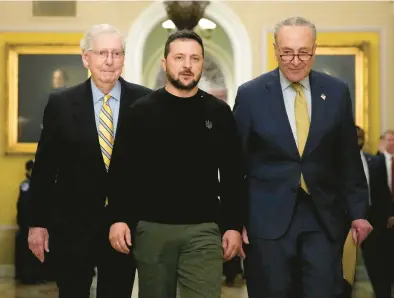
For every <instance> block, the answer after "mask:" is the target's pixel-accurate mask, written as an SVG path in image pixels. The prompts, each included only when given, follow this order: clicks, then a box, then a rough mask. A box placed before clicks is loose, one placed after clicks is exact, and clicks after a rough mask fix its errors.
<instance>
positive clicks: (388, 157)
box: [383, 151, 393, 160]
mask: <svg viewBox="0 0 394 298" xmlns="http://www.w3.org/2000/svg"><path fill="white" fill-rule="evenodd" d="M383 154H384V156H385V157H386V159H389V160H391V159H392V158H393V155H391V154H390V153H388V152H387V151H384V152H383Z"/></svg>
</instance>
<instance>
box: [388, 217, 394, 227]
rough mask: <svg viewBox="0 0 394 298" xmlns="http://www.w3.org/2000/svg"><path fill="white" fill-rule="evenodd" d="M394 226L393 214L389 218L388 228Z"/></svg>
mask: <svg viewBox="0 0 394 298" xmlns="http://www.w3.org/2000/svg"><path fill="white" fill-rule="evenodd" d="M393 226H394V216H391V217H389V218H388V219H387V228H389V229H390V228H392V227H393Z"/></svg>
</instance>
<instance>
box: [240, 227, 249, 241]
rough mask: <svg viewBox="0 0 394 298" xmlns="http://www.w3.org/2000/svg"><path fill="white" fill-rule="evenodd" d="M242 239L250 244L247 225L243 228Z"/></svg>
mask: <svg viewBox="0 0 394 298" xmlns="http://www.w3.org/2000/svg"><path fill="white" fill-rule="evenodd" d="M242 241H243V243H245V244H249V238H248V232H247V231H246V228H245V227H244V228H243V229H242Z"/></svg>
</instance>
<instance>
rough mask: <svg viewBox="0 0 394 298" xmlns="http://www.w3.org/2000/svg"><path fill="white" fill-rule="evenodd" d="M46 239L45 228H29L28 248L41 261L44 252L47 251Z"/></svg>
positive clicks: (42, 260) (47, 235)
mask: <svg viewBox="0 0 394 298" xmlns="http://www.w3.org/2000/svg"><path fill="white" fill-rule="evenodd" d="M48 240H49V234H48V230H47V229H45V228H39V227H34V228H29V236H28V238H27V242H28V243H29V249H30V250H31V251H32V253H33V254H34V255H35V256H36V257H37V259H39V260H40V261H41V263H43V262H44V260H45V253H44V252H45V251H46V252H49V246H48Z"/></svg>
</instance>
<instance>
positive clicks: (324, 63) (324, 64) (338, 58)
mask: <svg viewBox="0 0 394 298" xmlns="http://www.w3.org/2000/svg"><path fill="white" fill-rule="evenodd" d="M367 50H368V47H367V44H361V45H357V46H324V45H319V46H318V47H317V48H316V56H315V63H314V65H313V67H312V68H313V69H316V70H319V71H322V72H325V73H328V74H330V75H332V76H335V77H338V78H340V79H342V80H343V81H345V82H346V83H347V84H348V86H349V89H350V95H351V97H352V101H353V111H354V118H355V122H356V124H357V125H359V126H360V127H363V128H364V129H365V130H368V55H367V54H366V51H367ZM366 135H368V134H366Z"/></svg>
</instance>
